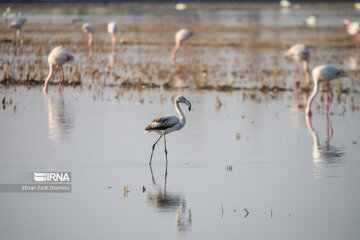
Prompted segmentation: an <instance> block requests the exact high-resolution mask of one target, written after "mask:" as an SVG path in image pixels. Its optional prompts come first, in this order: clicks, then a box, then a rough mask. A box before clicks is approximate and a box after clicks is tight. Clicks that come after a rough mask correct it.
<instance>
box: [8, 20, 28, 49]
mask: <svg viewBox="0 0 360 240" xmlns="http://www.w3.org/2000/svg"><path fill="white" fill-rule="evenodd" d="M24 23H25V19H23V18H19V19H17V20H16V21H12V22H11V23H10V24H9V29H12V30H13V31H14V43H15V42H16V35H18V36H19V39H20V43H21V44H22V43H23V41H24V38H23V35H22V30H21V28H22V26H23V24H24Z"/></svg>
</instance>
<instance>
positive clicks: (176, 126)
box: [145, 96, 191, 165]
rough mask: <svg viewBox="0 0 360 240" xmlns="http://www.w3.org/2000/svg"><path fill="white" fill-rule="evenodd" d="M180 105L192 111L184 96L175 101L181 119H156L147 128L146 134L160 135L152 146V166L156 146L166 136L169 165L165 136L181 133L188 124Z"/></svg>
mask: <svg viewBox="0 0 360 240" xmlns="http://www.w3.org/2000/svg"><path fill="white" fill-rule="evenodd" d="M180 103H185V104H186V105H187V106H188V107H189V111H191V103H190V101H189V100H187V99H186V98H185V97H184V96H178V97H177V98H176V100H175V108H176V111H177V113H178V115H179V117H180V119H179V118H178V117H176V116H166V117H161V118H156V119H154V120H152V121H151V123H150V124H149V125H148V126H147V127H146V128H145V133H147V132H155V133H157V134H160V137H159V139H158V140H157V141H156V142H155V143H154V145H153V146H152V151H151V156H150V162H149V165H151V160H152V156H153V153H154V149H155V146H156V144H157V143H158V142H159V140H160V139H161V137H162V136H164V146H165V157H166V164H167V150H166V138H165V135H166V134H169V133H171V132H173V131H179V130H180V129H182V128H183V127H184V126H185V124H186V118H185V115H184V113H183V111H182V110H181V108H180V106H179V104H180Z"/></svg>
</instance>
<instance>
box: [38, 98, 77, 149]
mask: <svg viewBox="0 0 360 240" xmlns="http://www.w3.org/2000/svg"><path fill="white" fill-rule="evenodd" d="M44 96H45V102H47V110H48V121H49V139H50V141H51V142H53V143H54V145H58V144H59V143H60V142H61V140H62V139H65V138H67V137H69V135H70V133H71V131H72V129H73V124H74V119H73V114H72V112H71V111H69V109H67V108H66V107H65V101H64V98H63V96H62V94H61V92H59V99H58V100H57V101H54V100H53V99H52V97H51V96H50V95H48V93H47V92H44Z"/></svg>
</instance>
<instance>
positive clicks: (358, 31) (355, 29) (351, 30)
mask: <svg viewBox="0 0 360 240" xmlns="http://www.w3.org/2000/svg"><path fill="white" fill-rule="evenodd" d="M343 23H344V24H345V25H346V31H347V33H348V34H349V35H351V36H356V38H355V39H354V41H357V40H360V27H359V23H358V22H351V21H349V20H348V19H344V21H343Z"/></svg>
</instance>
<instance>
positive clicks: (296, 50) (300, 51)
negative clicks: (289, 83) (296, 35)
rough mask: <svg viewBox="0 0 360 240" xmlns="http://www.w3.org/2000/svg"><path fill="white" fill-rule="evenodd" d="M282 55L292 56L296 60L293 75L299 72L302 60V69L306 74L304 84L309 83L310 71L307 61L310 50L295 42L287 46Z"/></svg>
mask: <svg viewBox="0 0 360 240" xmlns="http://www.w3.org/2000/svg"><path fill="white" fill-rule="evenodd" d="M284 56H285V57H286V56H288V57H292V58H293V59H294V60H295V61H297V64H296V69H295V75H298V74H299V69H300V64H301V61H304V65H303V66H304V71H305V74H306V84H307V85H309V82H310V72H309V61H310V50H309V49H308V48H307V47H306V46H305V45H303V44H295V45H294V46H292V47H291V48H289V49H288V50H287V51H286V52H285V53H284Z"/></svg>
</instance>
